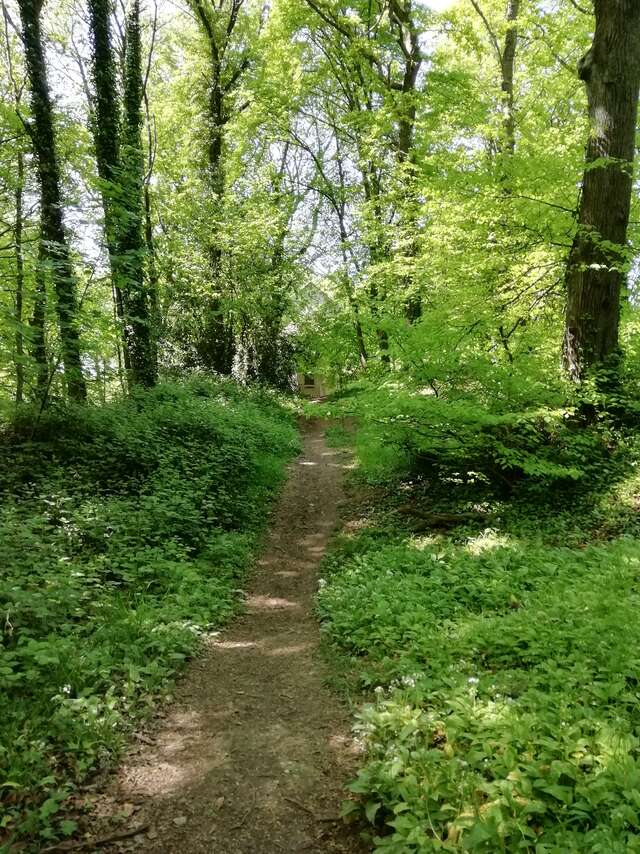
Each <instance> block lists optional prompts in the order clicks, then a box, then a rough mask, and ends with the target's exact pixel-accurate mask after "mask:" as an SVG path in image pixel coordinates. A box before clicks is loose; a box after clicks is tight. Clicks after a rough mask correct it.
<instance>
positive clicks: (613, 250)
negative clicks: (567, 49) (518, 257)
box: [564, 0, 640, 381]
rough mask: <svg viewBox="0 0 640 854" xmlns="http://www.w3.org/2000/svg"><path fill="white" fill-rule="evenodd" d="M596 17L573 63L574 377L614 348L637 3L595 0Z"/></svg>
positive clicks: (637, 45)
mask: <svg viewBox="0 0 640 854" xmlns="http://www.w3.org/2000/svg"><path fill="white" fill-rule="evenodd" d="M595 16H596V27H595V34H594V38H593V44H592V45H591V48H590V50H589V51H588V53H587V54H586V55H585V56H584V57H583V58H582V59H581V60H580V63H579V66H578V73H579V76H580V79H581V80H583V81H584V82H585V84H586V87H587V97H588V103H589V123H590V134H589V141H588V143H587V152H586V167H585V172H584V178H583V182H582V194H581V198H580V207H579V212H578V227H577V231H576V235H575V237H574V240H573V246H572V248H571V252H570V254H569V258H568V262H567V273H566V285H567V308H566V322H565V335H564V363H565V367H566V369H567V372H568V373H569V376H570V377H571V378H572V379H573V380H575V381H580V380H582V379H584V378H585V377H586V376H587V374H588V373H589V372H590V371H591V370H592V369H593V368H597V367H599V366H603V365H604V364H606V363H607V362H609V361H610V360H611V359H613V358H615V356H616V355H617V352H618V324H619V315H620V296H621V290H622V287H623V285H624V283H625V278H626V276H625V269H626V266H627V253H626V238H627V226H628V223H629V208H630V202H631V189H632V178H633V161H634V155H635V138H636V119H637V112H638V92H639V89H640V3H638V0H595Z"/></svg>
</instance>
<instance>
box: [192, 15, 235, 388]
mask: <svg viewBox="0 0 640 854" xmlns="http://www.w3.org/2000/svg"><path fill="white" fill-rule="evenodd" d="M243 2H244V0H218V2H217V3H209V2H207V0H188V3H189V6H190V8H191V9H192V11H193V13H194V15H195V16H196V18H197V20H198V23H199V25H200V27H201V30H202V32H203V34H204V36H205V38H206V40H207V46H208V48H209V54H210V57H211V66H210V67H211V78H210V81H209V87H210V88H209V110H208V112H209V115H208V119H209V145H208V149H207V158H208V178H209V189H210V191H211V196H212V200H213V207H214V210H213V220H214V225H213V228H212V233H211V246H210V250H209V258H210V270H211V293H210V296H209V298H208V300H207V303H206V305H205V310H204V323H203V330H202V335H201V340H200V341H199V342H198V344H197V346H198V354H199V356H200V358H201V360H202V361H203V362H204V364H205V365H206V366H207V367H209V368H213V370H216V371H218V372H220V373H222V374H230V373H231V369H232V366H233V360H234V357H235V351H236V342H235V335H234V329H233V324H232V322H231V319H230V317H229V312H228V309H227V306H226V302H227V300H226V298H225V293H224V287H223V280H222V279H223V276H222V267H223V255H222V249H221V246H220V239H219V234H218V228H217V222H219V221H220V220H221V218H222V214H223V202H224V191H225V170H224V134H225V128H226V125H227V123H228V122H229V119H230V114H229V109H228V99H229V96H230V95H231V93H232V92H233V91H234V90H235V89H236V88H237V86H238V85H239V83H240V81H241V80H242V76H243V74H244V72H245V71H246V70H247V68H248V67H249V59H248V54H240V55H238V54H237V53H236V54H235V55H234V52H233V50H232V40H233V37H234V31H235V29H236V25H237V23H238V15H239V14H240V10H241V7H242V4H243Z"/></svg>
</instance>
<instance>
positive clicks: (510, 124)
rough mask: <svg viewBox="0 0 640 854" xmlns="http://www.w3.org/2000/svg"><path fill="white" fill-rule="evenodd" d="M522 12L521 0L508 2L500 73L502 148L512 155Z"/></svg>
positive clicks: (514, 139)
mask: <svg viewBox="0 0 640 854" xmlns="http://www.w3.org/2000/svg"><path fill="white" fill-rule="evenodd" d="M519 12H520V0H509V2H508V4H507V16H506V17H507V23H508V27H507V32H506V34H505V37H504V47H503V49H502V56H501V57H500V74H501V87H500V88H501V89H502V99H503V103H502V109H503V119H502V132H503V141H502V145H501V150H502V151H503V152H504V153H505V154H508V155H512V154H513V153H514V152H515V150H516V124H515V115H514V109H513V103H514V89H513V76H514V71H515V61H516V45H517V43H518V28H517V26H516V21H517V20H518V14H519Z"/></svg>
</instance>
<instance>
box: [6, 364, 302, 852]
mask: <svg viewBox="0 0 640 854" xmlns="http://www.w3.org/2000/svg"><path fill="white" fill-rule="evenodd" d="M295 447H296V439H295V433H294V430H293V426H292V424H291V421H290V418H289V416H288V415H287V414H286V412H285V411H284V410H283V409H282V408H281V407H280V406H279V404H278V401H277V399H276V398H275V397H273V396H270V395H268V394H266V393H249V392H245V391H242V390H239V389H238V388H237V387H235V386H234V385H233V384H231V383H228V384H223V383H213V382H211V381H208V380H204V379H196V380H193V381H191V382H189V383H187V384H186V385H183V386H181V385H178V384H169V383H166V384H163V385H161V386H159V387H158V388H156V389H154V390H153V391H151V392H147V393H139V394H137V395H135V396H133V397H132V398H130V399H128V400H127V401H123V402H116V403H113V404H110V405H108V406H104V407H101V408H67V407H65V408H60V409H56V408H53V409H51V410H49V411H47V412H46V413H45V414H44V416H43V417H42V418H41V419H40V421H39V422H37V423H35V426H34V421H33V418H32V414H31V413H30V412H28V411H24V412H22V413H21V417H20V420H19V421H17V422H13V423H11V424H7V425H6V428H5V434H4V437H3V441H2V449H3V456H4V458H5V461H6V464H5V465H4V466H3V471H2V475H1V476H0V489H1V490H2V493H3V497H4V504H3V509H2V514H1V515H0V543H1V545H0V563H1V565H2V567H3V574H2V577H1V578H0V603H1V604H0V612H1V613H2V645H1V646H0V674H1V678H0V705H1V706H2V708H3V714H2V717H1V719H0V744H1V745H2V747H1V748H0V769H1V770H0V785H1V786H2V789H1V795H0V797H1V798H2V802H3V810H4V818H3V825H2V827H3V833H4V834H5V835H6V838H11V836H12V834H13V835H15V834H18V835H22V834H27V835H28V836H30V837H32V838H34V839H38V838H40V839H41V840H43V839H50V838H56V837H58V836H60V835H61V834H62V835H64V834H65V833H66V832H71V831H69V830H68V825H64V826H63V824H61V823H60V821H59V820H58V817H57V816H58V813H59V810H60V804H61V802H62V801H63V800H64V798H65V796H66V794H67V793H68V792H69V791H70V790H71V788H72V787H73V785H74V784H75V783H76V782H77V781H79V780H81V779H83V778H84V777H86V776H87V774H89V773H91V772H93V771H95V770H96V769H99V768H101V767H103V766H105V765H106V764H107V763H109V762H110V761H111V760H112V758H113V756H114V754H116V753H117V751H118V749H119V747H120V746H121V744H122V743H123V737H124V735H125V734H126V732H127V731H128V730H130V729H131V727H133V726H134V725H135V722H136V720H137V719H139V718H140V717H141V716H144V715H145V714H147V713H148V712H149V711H150V709H151V707H152V703H153V702H154V700H155V699H156V698H157V696H158V695H159V694H164V693H166V692H167V691H168V690H169V687H170V684H171V680H172V678H173V676H174V674H175V673H176V672H177V671H178V670H179V669H180V668H181V667H182V665H183V664H184V661H185V659H186V658H187V657H188V656H189V655H190V654H192V653H193V652H194V650H195V649H196V647H197V645H198V638H199V636H200V635H201V633H202V632H203V631H205V630H208V629H211V628H214V627H218V626H220V625H222V624H223V623H224V622H225V621H226V620H228V618H229V617H230V616H231V615H232V614H233V613H235V612H236V611H237V609H238V599H237V590H236V588H238V586H239V584H240V581H241V578H242V575H243V572H244V570H245V568H246V566H247V563H248V560H249V558H250V556H251V553H252V549H253V547H254V545H255V542H256V537H257V536H258V534H259V532H260V530H261V527H262V524H263V522H264V518H265V514H266V510H267V506H268V500H269V498H270V496H271V495H272V494H273V492H274V489H275V488H276V487H277V485H278V483H279V482H280V478H281V475H282V468H283V463H284V461H285V460H286V459H287V457H288V456H289V455H290V454H291V453H292V452H293V450H294V449H295ZM61 815H62V818H63V819H64V818H65V816H64V814H63V813H61ZM65 827H66V828H67V829H66V830H65ZM0 839H1V837H0Z"/></svg>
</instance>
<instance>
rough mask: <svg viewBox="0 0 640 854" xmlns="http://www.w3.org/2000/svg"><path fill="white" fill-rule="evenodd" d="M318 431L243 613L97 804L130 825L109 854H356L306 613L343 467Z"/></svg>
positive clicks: (349, 745) (290, 486) (333, 710)
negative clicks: (112, 808)
mask: <svg viewBox="0 0 640 854" xmlns="http://www.w3.org/2000/svg"><path fill="white" fill-rule="evenodd" d="M324 429H325V425H324V424H323V423H322V422H321V421H320V420H317V419H314V420H308V421H304V422H303V424H302V435H303V441H304V450H303V453H302V455H301V456H300V457H298V458H297V459H296V460H295V461H294V462H293V463H292V464H291V466H290V468H289V477H288V480H287V482H286V484H285V486H284V489H283V491H282V494H281V496H280V500H279V502H278V504H277V507H276V509H275V511H274V513H273V517H272V521H271V525H270V529H269V533H268V535H267V538H266V542H265V547H264V552H263V554H262V557H261V558H260V559H259V561H258V564H257V567H256V571H255V573H254V575H253V577H252V580H251V582H250V587H249V590H248V592H247V595H246V612H245V614H244V615H243V616H242V617H240V618H239V619H238V620H236V621H235V622H234V624H233V625H232V626H231V627H230V628H229V629H228V630H227V631H225V632H224V633H223V634H222V635H219V636H218V637H216V638H212V639H210V640H209V642H208V643H207V645H206V648H205V651H204V653H203V655H201V656H200V657H198V658H197V659H196V660H194V661H193V662H192V664H191V665H190V667H189V669H188V671H187V674H186V676H185V677H184V679H183V680H182V681H181V682H180V684H179V686H178V688H177V690H176V702H175V703H174V704H173V705H172V707H170V708H169V710H168V711H167V713H166V716H165V717H164V718H163V719H162V721H161V723H160V725H159V727H158V728H156V730H155V731H154V732H153V733H152V738H148V737H146V738H145V737H143V738H145V743H142V744H138V745H137V750H134V751H132V753H131V754H130V756H129V758H128V760H126V761H125V764H124V765H123V766H122V767H121V769H120V771H119V774H118V776H117V779H116V780H115V781H114V782H113V784H112V786H111V789H110V790H109V792H107V793H105V796H106V800H107V801H109V802H110V803H111V804H112V805H117V806H118V810H120V815H122V814H123V812H122V811H124V814H125V815H126V814H127V813H130V817H129V818H128V819H127V821H126V822H125V823H124V825H122V824H121V825H120V826H119V828H118V830H119V831H120V832H121V833H122V832H125V833H129V834H131V833H133V834H135V835H132V836H130V837H129V838H128V839H126V840H123V841H119V842H117V843H113V844H112V845H111V846H109V847H110V848H111V850H112V851H113V850H119V851H136V852H150V853H151V852H153V853H154V854H156V852H157V854H159V852H162V854H173V852H176V854H178V852H179V854H204V852H207V854H279V852H286V854H297V852H300V854H302V853H303V852H305V854H309V853H310V854H316V852H337V854H356V852H364V851H366V850H368V849H367V848H366V847H363V843H361V841H360V840H359V838H358V835H357V831H356V830H354V829H351V828H349V827H347V826H346V825H345V824H344V823H343V822H342V821H341V820H340V818H339V809H340V803H341V801H342V800H343V799H344V796H345V792H344V785H345V783H346V781H347V780H348V779H349V778H350V776H352V774H353V770H354V765H355V764H356V762H357V747H356V744H355V742H354V740H353V738H352V736H351V733H350V726H349V714H348V711H347V709H346V708H345V707H344V706H343V705H342V703H341V701H340V700H339V699H338V697H337V696H335V695H334V694H333V693H332V692H331V691H330V690H329V689H328V688H327V687H326V685H325V679H326V676H327V673H326V666H325V664H324V663H323V661H322V658H321V656H320V655H319V651H318V647H319V628H318V624H317V621H316V619H315V617H314V616H313V613H312V608H313V597H314V594H315V591H316V590H317V584H318V566H319V563H320V561H321V559H322V556H323V554H324V553H325V549H326V547H327V543H328V540H329V538H330V537H331V534H332V532H333V531H334V529H335V528H336V526H337V524H338V521H339V507H340V503H341V501H342V500H343V497H344V496H343V487H342V481H343V475H344V470H345V468H347V467H348V466H349V463H350V461H349V459H348V458H347V456H346V455H345V454H344V452H342V451H337V450H335V449H331V448H328V447H327V445H326V442H325V439H324ZM103 826H104V825H103ZM112 827H113V826H112ZM136 828H140V831H139V832H138V833H137V834H136ZM143 828H144V829H143ZM94 838H96V837H94ZM105 841H106V840H105ZM96 842H98V839H97V838H96ZM101 850H104V845H103V846H102V847H101Z"/></svg>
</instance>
